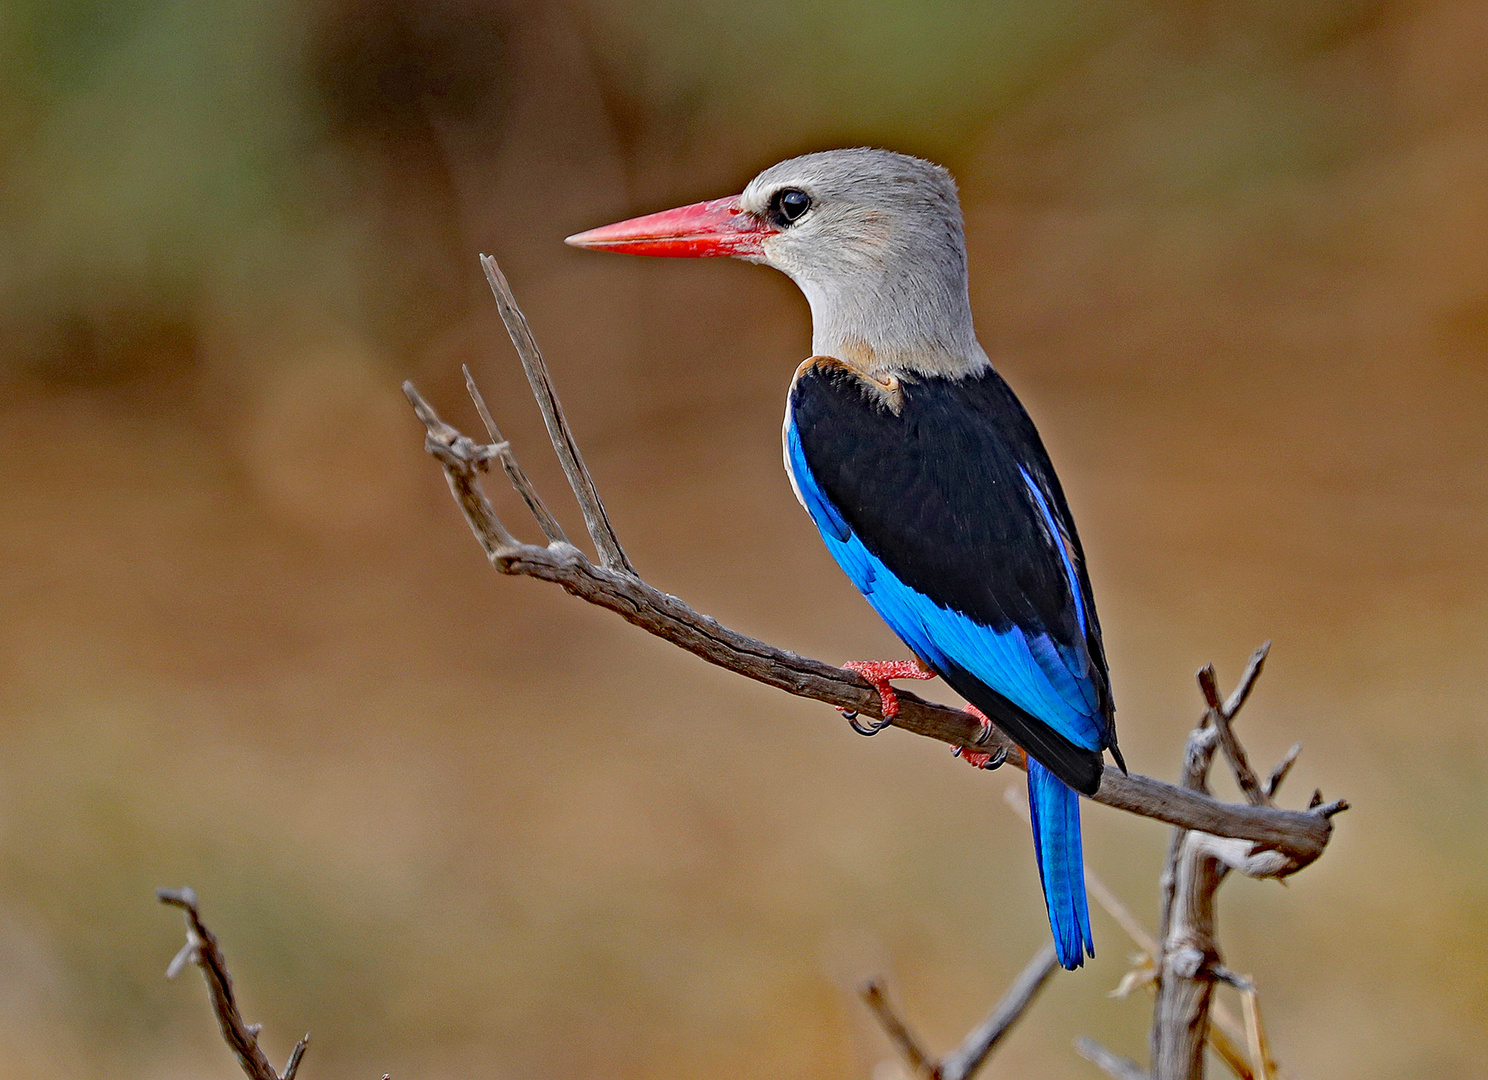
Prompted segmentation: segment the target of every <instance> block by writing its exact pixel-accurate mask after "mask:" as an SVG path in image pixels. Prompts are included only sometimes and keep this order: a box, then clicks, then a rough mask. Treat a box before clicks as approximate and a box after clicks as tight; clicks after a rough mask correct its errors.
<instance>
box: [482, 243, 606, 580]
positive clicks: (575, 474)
mask: <svg viewBox="0 0 1488 1080" xmlns="http://www.w3.org/2000/svg"><path fill="white" fill-rule="evenodd" d="M481 266H482V267H484V268H485V271H486V280H487V281H489V282H490V283H491V291H492V292H493V293H495V294H496V306H497V308H498V309H499V310H500V312H501V321H502V322H503V323H505V324H506V332H507V333H508V334H509V335H511V339H512V344H513V345H515V346H516V349H517V355H518V356H519V357H521V360H522V370H524V371H525V372H527V381H528V383H530V384H531V386H532V394H533V396H534V397H535V398H537V404H538V407H539V408H540V409H542V414H543V423H545V424H546V425H547V427H548V436H549V437H550V438H551V439H552V440H553V448H554V449H555V450H556V451H557V452H558V460H559V462H560V463H561V464H562V465H563V473H564V475H565V476H567V477H568V484H569V486H570V487H571V488H573V493H574V497H575V498H577V499H578V501H579V509H581V510H582V511H583V512H584V524H585V525H587V526H588V527H589V537H590V539H592V540H593V541H594V546H595V548H596V549H597V550H598V552H599V562H600V565H601V566H603V567H604V568H605V569H607V570H615V571H618V572H619V573H622V574H630V575H632V576H634V575H635V567H633V566H632V565H631V564H630V560H629V559H627V558H626V557H625V550H624V549H623V548H621V546H620V538H619V537H617V536H616V535H615V527H614V526H613V525H611V524H610V518H609V515H608V514H606V513H605V508H604V503H602V502H601V501H600V498H599V491H598V489H596V488H595V486H594V478H593V477H592V476H590V475H589V470H588V469H587V468H585V466H584V459H583V457H582V456H580V454H579V445H578V443H576V442H575V441H574V437H573V432H572V431H570V430H569V427H568V420H567V419H566V418H565V417H564V415H563V410H562V409H561V408H560V407H559V405H558V395H557V394H556V393H554V391H553V378H552V376H551V375H549V374H548V366H547V364H545V363H544V362H543V358H542V353H541V352H540V351H538V348H537V340H536V339H535V338H534V337H533V336H532V328H531V327H529V326H528V325H527V316H525V315H523V314H522V309H521V308H519V307H518V306H517V298H516V296H515V295H513V293H512V291H511V286H510V285H509V284H507V280H506V275H504V274H503V273H502V272H501V267H499V266H497V265H496V260H495V259H493V258H492V257H491V256H489V255H482V256H481Z"/></svg>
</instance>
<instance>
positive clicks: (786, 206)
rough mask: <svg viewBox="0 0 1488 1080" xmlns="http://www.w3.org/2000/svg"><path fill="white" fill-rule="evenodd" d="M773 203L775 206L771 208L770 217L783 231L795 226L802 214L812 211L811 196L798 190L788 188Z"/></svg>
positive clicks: (777, 194) (776, 196) (777, 195)
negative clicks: (792, 225) (789, 226)
mask: <svg viewBox="0 0 1488 1080" xmlns="http://www.w3.org/2000/svg"><path fill="white" fill-rule="evenodd" d="M771 202H772V203H773V204H774V205H773V206H771V207H770V210H771V214H770V217H772V218H773V219H774V220H775V224H777V225H779V226H780V227H781V228H782V229H783V228H785V227H786V226H787V225H790V224H793V223H794V222H795V221H797V220H798V219H799V218H800V217H801V215H802V214H804V213H805V212H806V211H807V210H810V209H811V196H810V195H807V194H806V193H805V192H804V191H799V190H797V189H796V188H786V189H785V190H784V191H781V192H777V193H776V195H775V198H774V199H772V200H771Z"/></svg>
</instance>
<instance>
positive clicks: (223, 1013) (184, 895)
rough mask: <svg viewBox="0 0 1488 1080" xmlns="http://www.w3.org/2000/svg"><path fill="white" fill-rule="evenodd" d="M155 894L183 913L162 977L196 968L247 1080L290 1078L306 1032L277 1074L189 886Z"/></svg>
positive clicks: (297, 1064) (296, 1068) (306, 1043)
mask: <svg viewBox="0 0 1488 1080" xmlns="http://www.w3.org/2000/svg"><path fill="white" fill-rule="evenodd" d="M155 895H156V896H158V897H159V898H160V902H161V903H162V904H170V905H171V906H173V907H178V908H180V909H181V910H182V911H184V912H185V913H186V944H185V945H183V946H182V947H181V951H180V952H178V953H176V956H175V959H173V960H172V961H171V962H170V966H169V967H167V968H166V969H165V977H166V978H167V979H174V978H175V977H176V976H177V975H179V974H180V972H181V969H182V968H183V967H185V966H186V965H187V964H196V965H197V966H198V967H200V968H201V970H202V978H204V979H206V981H207V991H208V993H210V994H211V996H212V1011H213V1012H214V1013H215V1014H216V1015H217V1024H218V1026H219V1027H220V1028H221V1029H222V1038H223V1039H224V1040H225V1041H226V1042H227V1045H228V1046H229V1047H231V1049H232V1052H233V1053H234V1054H235V1055H237V1058H238V1064H239V1065H241V1066H242V1067H243V1072H245V1073H246V1074H247V1075H248V1078H249V1080H294V1076H295V1073H296V1072H298V1071H299V1068H300V1061H301V1060H302V1059H303V1058H304V1056H305V1048H306V1047H307V1046H309V1045H310V1036H309V1034H308V1033H307V1034H306V1035H305V1036H304V1037H303V1038H301V1039H300V1041H299V1042H297V1043H295V1046H294V1050H293V1051H291V1052H290V1055H289V1064H287V1065H285V1066H284V1074H283V1075H282V1076H281V1075H280V1074H279V1073H277V1072H275V1071H274V1066H272V1065H270V1064H269V1059H268V1057H267V1056H265V1054H264V1052H263V1049H262V1048H261V1047H260V1046H259V1045H258V1025H256V1024H246V1023H244V1022H243V1014H242V1013H241V1012H239V1011H238V1001H237V998H236V997H235V996H234V995H233V986H232V976H231V975H229V974H228V972H227V958H226V957H225V956H223V955H222V950H221V949H220V948H219V947H218V945H217V937H216V935H215V934H213V933H212V931H210V930H208V929H207V925H206V923H204V922H202V919H201V911H200V910H199V909H198V908H197V906H196V893H195V892H193V891H192V890H191V889H157V890H156V892H155Z"/></svg>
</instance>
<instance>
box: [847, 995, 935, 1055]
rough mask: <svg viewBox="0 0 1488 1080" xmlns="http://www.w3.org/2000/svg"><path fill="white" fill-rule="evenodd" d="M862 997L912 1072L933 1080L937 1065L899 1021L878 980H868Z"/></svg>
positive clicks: (906, 1026)
mask: <svg viewBox="0 0 1488 1080" xmlns="http://www.w3.org/2000/svg"><path fill="white" fill-rule="evenodd" d="M862 997H863V1003H864V1004H865V1005H867V1006H868V1008H869V1009H870V1010H871V1011H872V1013H873V1015H874V1016H875V1017H876V1018H877V1020H878V1026H879V1027H881V1028H883V1030H884V1034H885V1035H887V1036H888V1037H889V1042H891V1043H893V1044H894V1049H896V1050H898V1051H899V1054H900V1056H901V1057H903V1058H904V1061H905V1064H907V1065H908V1066H909V1068H910V1071H911V1072H912V1073H914V1075H916V1076H919V1077H923V1078H924V1080H933V1078H934V1077H935V1063H934V1062H933V1061H932V1060H931V1059H930V1055H929V1054H927V1053H926V1052H925V1051H924V1049H923V1048H922V1047H921V1046H920V1040H919V1039H917V1038H915V1035H914V1032H912V1031H910V1030H909V1025H908V1024H906V1023H905V1022H904V1021H903V1020H901V1019H899V1014H898V1013H896V1012H895V1011H894V1007H893V1006H892V1005H890V1004H889V996H888V994H886V993H885V992H884V988H883V985H882V984H881V983H880V982H879V981H878V980H877V979H870V980H868V982H867V983H866V984H865V985H864V986H863V989H862Z"/></svg>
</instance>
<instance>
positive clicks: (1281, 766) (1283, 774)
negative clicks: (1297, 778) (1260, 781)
mask: <svg viewBox="0 0 1488 1080" xmlns="http://www.w3.org/2000/svg"><path fill="white" fill-rule="evenodd" d="M1300 753H1302V744H1301V743H1292V748H1291V749H1290V750H1288V751H1287V752H1286V753H1285V754H1283V755H1282V758H1281V760H1280V761H1278V762H1277V763H1276V768H1274V769H1272V770H1271V775H1270V776H1268V777H1266V795H1267V796H1268V797H1269V798H1273V799H1274V798H1275V797H1276V793H1277V792H1278V791H1280V790H1281V782H1282V781H1283V780H1285V779H1286V778H1287V773H1289V772H1291V771H1292V766H1293V765H1295V764H1297V755H1298V754H1300Z"/></svg>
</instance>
